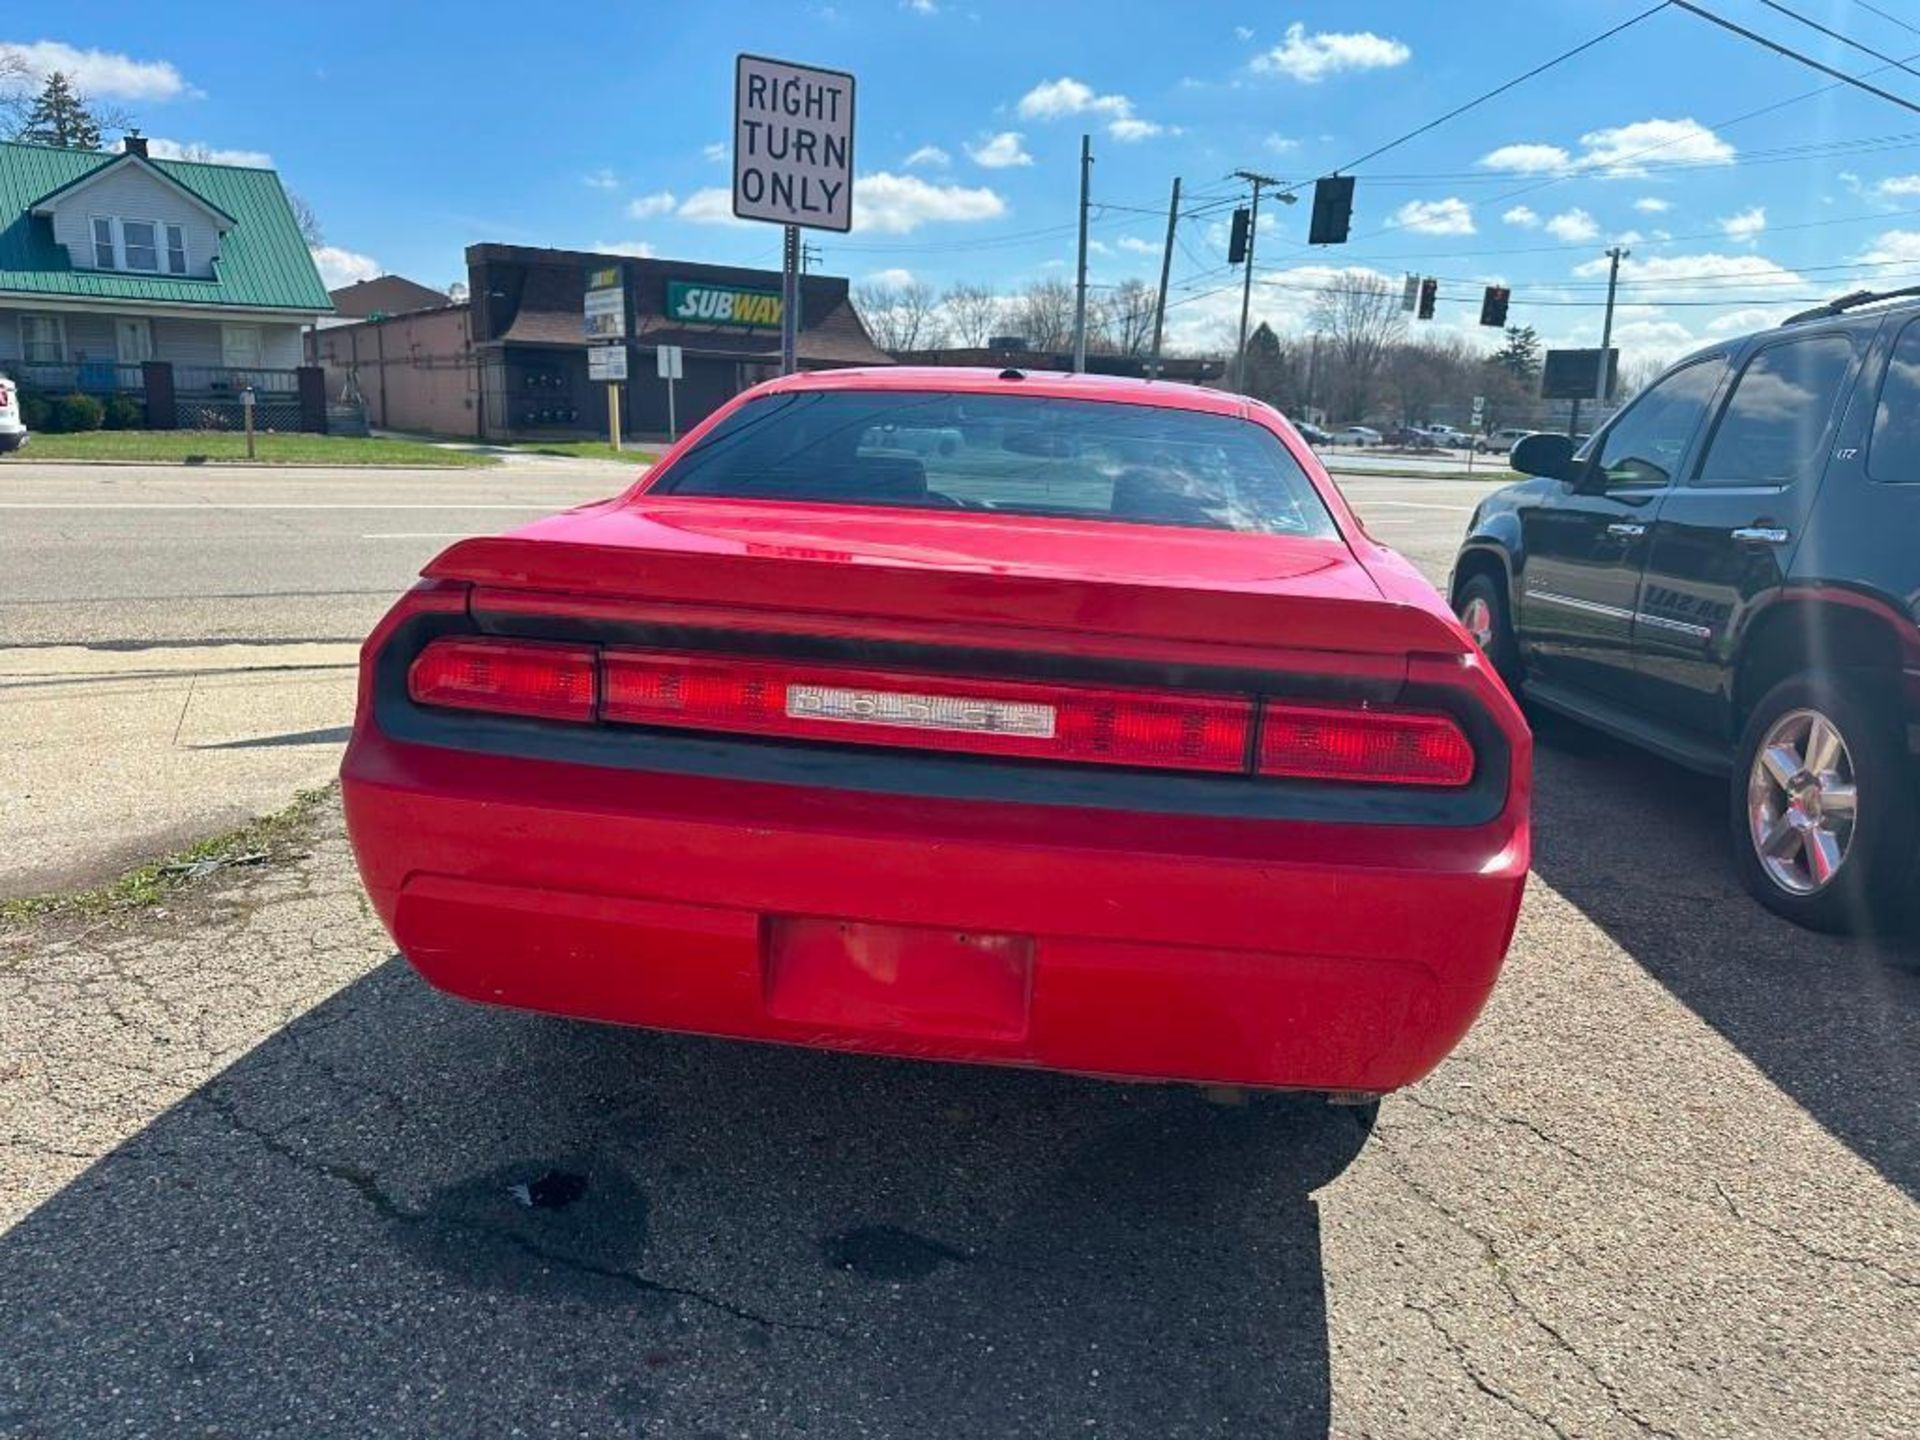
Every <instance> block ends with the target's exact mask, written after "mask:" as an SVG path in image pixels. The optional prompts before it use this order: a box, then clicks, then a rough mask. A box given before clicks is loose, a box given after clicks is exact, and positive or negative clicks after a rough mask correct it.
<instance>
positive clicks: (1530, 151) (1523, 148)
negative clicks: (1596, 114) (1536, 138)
mask: <svg viewBox="0 0 1920 1440" xmlns="http://www.w3.org/2000/svg"><path fill="white" fill-rule="evenodd" d="M1479 163H1480V164H1482V165H1484V166H1486V168H1487V169H1489V170H1512V171H1514V172H1515V173H1516V174H1520V175H1535V174H1538V173H1540V172H1541V171H1543V170H1564V169H1566V168H1567V167H1568V166H1569V165H1571V164H1572V163H1573V157H1572V156H1571V155H1569V154H1568V153H1567V152H1566V151H1564V150H1562V149H1561V148H1560V147H1559V146H1558V145H1532V144H1526V145H1502V146H1501V147H1500V148H1499V149H1498V150H1489V151H1488V152H1487V153H1486V154H1485V155H1482V156H1481V157H1480V162H1479Z"/></svg>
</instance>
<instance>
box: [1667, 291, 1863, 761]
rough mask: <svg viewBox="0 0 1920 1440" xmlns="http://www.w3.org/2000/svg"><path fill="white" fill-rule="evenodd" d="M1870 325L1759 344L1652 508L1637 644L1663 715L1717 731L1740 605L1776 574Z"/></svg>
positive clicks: (1822, 469) (1792, 334)
mask: <svg viewBox="0 0 1920 1440" xmlns="http://www.w3.org/2000/svg"><path fill="white" fill-rule="evenodd" d="M1875 328H1876V327H1875V326H1872V325H1868V326H1864V327H1863V326H1861V325H1859V324H1854V325H1840V326H1809V327H1807V328H1806V329H1805V330H1799V329H1795V330H1789V331H1787V332H1785V333H1783V334H1780V335H1777V336H1771V337H1768V338H1767V339H1766V340H1764V341H1763V342H1762V343H1761V344H1759V345H1758V346H1756V347H1755V348H1754V349H1753V351H1752V352H1751V353H1750V354H1749V355H1748V356H1747V357H1746V359H1745V361H1744V363H1742V364H1741V366H1740V370H1739V374H1738V376H1737V377H1736V378H1735V380H1734V382H1733V384H1732V386H1731V387H1730V388H1729V390H1728V393H1727V397H1726V400H1725V402H1724V403H1723V404H1722V405H1721V407H1720V411H1719V414H1718V415H1717V417H1716V418H1715V420H1714V424H1713V428H1712V430H1711V431H1710V432H1709V434H1708V437H1707V442H1706V444H1705V445H1704V446H1703V447H1702V450H1701V454H1700V456H1699V459H1698V460H1697V461H1696V462H1695V463H1694V465H1693V466H1692V467H1691V469H1690V470H1689V472H1688V473H1687V475H1686V478H1685V479H1684V481H1683V482H1682V483H1680V484H1679V485H1677V486H1676V487H1675V488H1674V489H1673V490H1672V491H1671V493H1669V494H1668V496H1667V497H1666V500H1665V503H1663V504H1662V505H1661V507H1660V512H1659V514H1658V515H1657V516H1656V517H1654V520H1653V533H1652V536H1651V546H1650V548H1649V551H1648V557H1647V567H1646V574H1645V577H1644V579H1643V581H1642V584H1641V588H1640V598H1639V603H1638V607H1637V614H1636V616H1635V621H1634V651H1635V660H1636V664H1637V666H1638V668H1639V671H1640V681H1641V690H1642V695H1643V697H1644V699H1643V702H1642V703H1643V704H1645V705H1647V706H1648V707H1650V708H1651V710H1652V712H1653V713H1654V714H1656V715H1658V717H1659V719H1660V721H1661V723H1662V724H1663V725H1668V726H1671V727H1674V728H1678V729H1681V730H1685V731H1688V732H1691V733H1693V734H1695V735H1697V736H1700V737H1701V738H1705V739H1710V740H1721V739H1724V738H1725V737H1726V735H1727V732H1728V729H1729V727H1730V723H1731V715H1732V675H1731V670H1732V663H1731V662H1732V658H1733V646H1734V643H1735V637H1736V635H1737V632H1738V629H1739V627H1740V625H1741V624H1742V623H1743V622H1744V620H1745V618H1746V616H1745V613H1744V612H1745V611H1746V610H1747V609H1748V608H1750V607H1751V605H1752V603H1753V602H1754V601H1755V600H1756V599H1757V598H1759V597H1761V596H1763V595H1765V594H1767V593H1768V592H1770V591H1771V590H1773V589H1774V588H1776V587H1777V586H1779V585H1780V584H1781V582H1782V581H1783V580H1784V579H1785V577H1786V573H1787V565H1788V562H1789V560H1790V559H1791V557H1792V554H1793V549H1794V546H1795V545H1796V544H1797V543H1798V541H1799V539H1800V534H1801V531H1802V529H1803V528H1804V526H1805V523H1806V520H1807V516H1808V512H1809V510H1810V509H1811V507H1812V503H1813V497H1814V495H1815V494H1816V493H1817V491H1818V490H1819V488H1820V482H1821V478H1822V476H1823V475H1824V474H1825V473H1826V467H1827V458H1828V456H1829V455H1830V454H1831V453H1832V449H1833V437H1834V434H1835V432H1836V429H1837V427H1838V426H1839V425H1840V424H1841V421H1842V417H1843V415H1844V413H1845V410H1846V397H1847V395H1848V393H1849V390H1850V387H1851V384H1852V381H1853V377H1854V375H1855V373H1856V371H1857V370H1858V368H1859V364H1860V358H1861V356H1862V355H1863V354H1864V353H1865V350H1866V346H1867V344H1868V342H1869V341H1870V340H1871V339H1872V336H1873V332H1874V329H1875Z"/></svg>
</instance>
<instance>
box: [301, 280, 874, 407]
mask: <svg viewBox="0 0 1920 1440" xmlns="http://www.w3.org/2000/svg"><path fill="white" fill-rule="evenodd" d="M467 285H468V295H469V297H470V298H469V299H468V300H467V301H466V302H465V303H461V304H444V303H442V304H437V305H434V306H432V307H430V308H422V309H419V310H411V311H403V312H401V313H398V314H383V315H381V316H380V317H379V318H368V319H366V320H363V321H360V322H357V323H355V324H349V325H336V326H334V327H332V328H330V329H326V330H322V331H320V332H319V333H318V334H317V335H316V336H315V337H314V343H315V345H316V347H317V350H318V354H319V360H320V363H321V365H322V366H323V367H324V368H325V369H326V372H327V391H328V394H329V395H336V396H337V395H342V394H347V395H353V394H357V395H358V396H360V397H361V398H362V399H363V400H364V401H365V403H366V407H367V414H368V418H369V419H370V421H371V422H372V424H374V425H375V426H377V427H380V428H383V429H392V430H410V431H418V432H423V433H430V434H440V435H472V436H476V437H479V438H484V439H501V440H504V439H526V438H537V437H541V436H554V437H558V436H589V435H604V434H605V433H606V429H607V400H606V388H607V387H606V383H605V382H601V381H597V380H593V379H591V378H590V377H589V375H588V366H587V352H588V349H589V343H588V338H587V309H588V298H587V297H588V292H589V290H590V289H591V290H592V291H593V292H594V296H595V306H594V308H595V321H594V323H595V326H596V328H597V329H598V330H599V331H600V333H601V335H602V336H604V337H605V338H604V339H597V340H596V341H595V342H594V343H595V344H608V345H613V346H617V347H619V348H622V349H624V350H625V351H626V356H627V375H628V379H627V380H626V382H625V383H624V385H623V386H622V397H623V398H622V405H621V430H622V432H623V434H625V435H627V436H633V437H638V436H643V435H648V436H651V435H663V434H665V433H666V431H667V382H666V381H664V380H662V379H660V378H659V371H658V366H657V363H656V356H657V352H658V350H659V348H660V347H661V346H668V345H672V346H678V347H680V350H681V355H682V367H683V373H682V378H681V379H680V380H679V381H677V382H676V384H675V393H674V411H675V418H676V419H677V421H678V428H680V429H681V430H685V429H686V428H687V427H688V426H690V425H692V424H693V423H695V422H696V421H698V420H700V419H701V418H702V417H704V416H706V415H708V414H710V413H711V412H712V411H713V410H715V409H716V408H718V407H719V406H720V405H722V404H724V403H725V402H726V401H727V400H729V399H731V398H732V397H733V396H734V395H737V394H738V393H739V392H740V391H742V390H744V389H746V388H747V387H749V386H751V385H754V384H757V383H759V382H760V381H761V380H764V379H768V378H770V377H772V376H773V375H775V374H777V373H778V372H779V365H780V304H781V300H780V275H779V272H778V271H773V270H752V269H744V268H740V267H737V266H728V265H705V264H699V263H696V262H692V261H680V260H654V259H633V258H628V257H623V256H614V255H605V254H600V253H597V252H593V251H579V250H545V249H534V248H529V247H525V246H517V245H473V246H469V247H468V249H467ZM799 318H800V329H799V341H798V347H797V348H798V359H799V363H800V367H801V368H802V369H806V370H815V369H827V368H835V367H840V366H847V365H890V364H892V363H893V360H892V357H890V356H888V355H887V354H886V353H885V352H884V351H882V350H880V349H878V348H876V347H875V345H874V343H873V340H872V338H871V337H870V336H869V335H868V334H867V331H866V327H865V326H864V325H862V324H861V323H860V317H859V316H858V315H857V314H856V313H855V311H854V308H853V304H852V301H851V300H850V298H849V296H848V293H847V282H846V280H845V279H844V278H840V277H835V276H829V275H804V276H802V277H801V280H800V317H799Z"/></svg>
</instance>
